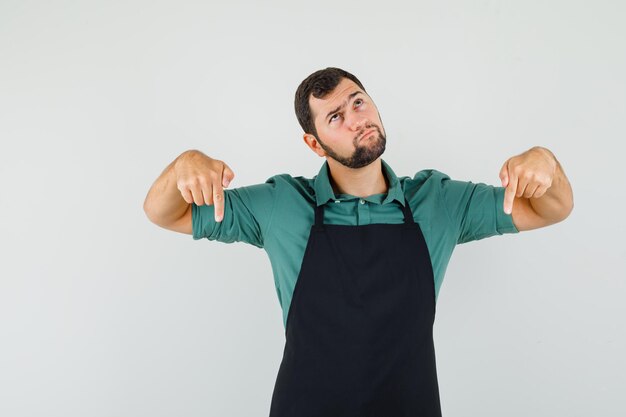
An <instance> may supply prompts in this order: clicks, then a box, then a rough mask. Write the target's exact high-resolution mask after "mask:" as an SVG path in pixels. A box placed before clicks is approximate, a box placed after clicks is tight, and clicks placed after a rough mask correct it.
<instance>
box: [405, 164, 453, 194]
mask: <svg viewBox="0 0 626 417" xmlns="http://www.w3.org/2000/svg"><path fill="white" fill-rule="evenodd" d="M398 180H399V181H400V184H401V185H402V189H403V190H404V191H405V192H407V191H413V192H417V191H422V192H427V191H429V190H434V189H437V188H440V187H442V186H443V185H444V184H445V182H446V181H447V180H450V177H449V176H448V175H447V174H445V173H443V172H441V171H438V170H436V169H423V170H421V171H418V172H416V173H415V175H413V177H409V176H403V177H398Z"/></svg>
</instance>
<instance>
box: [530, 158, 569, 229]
mask: <svg viewBox="0 0 626 417" xmlns="http://www.w3.org/2000/svg"><path fill="white" fill-rule="evenodd" d="M541 150H543V151H544V152H548V153H549V154H550V155H551V156H552V157H553V158H554V160H555V161H556V169H555V173H554V178H553V180H552V185H551V186H550V188H548V190H547V191H546V192H545V194H544V195H542V196H541V197H539V198H529V199H528V200H529V203H530V205H531V207H532V208H533V210H534V211H535V213H537V215H538V216H540V217H542V218H543V219H545V220H547V221H550V223H556V222H560V221H562V220H564V219H565V218H567V216H569V214H570V213H571V211H572V209H573V208H574V196H573V192H572V187H571V185H570V183H569V180H568V179H567V176H566V175H565V172H564V171H563V167H561V164H560V163H559V161H558V160H557V159H556V157H555V156H554V154H553V153H552V152H550V151H549V150H548V149H546V148H541Z"/></svg>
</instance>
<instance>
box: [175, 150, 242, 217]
mask: <svg viewBox="0 0 626 417" xmlns="http://www.w3.org/2000/svg"><path fill="white" fill-rule="evenodd" d="M174 173H175V176H176V187H177V188H178V190H179V191H180V193H181V195H182V196H183V199H184V200H185V201H186V202H187V203H189V204H191V203H196V205H198V206H202V205H204V204H206V205H209V206H210V205H212V204H215V210H214V212H215V221H216V222H220V221H222V219H223V218H224V188H226V187H228V185H229V184H230V182H231V181H232V180H233V178H235V173H234V172H233V171H232V170H231V169H230V167H229V166H228V165H226V163H224V162H223V161H220V160H218V159H213V158H210V157H208V156H207V155H205V154H203V153H202V152H200V151H197V150H193V151H187V152H185V153H183V154H182V155H180V157H179V158H178V159H177V160H176V162H175V163H174Z"/></svg>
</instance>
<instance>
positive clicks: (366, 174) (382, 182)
mask: <svg viewBox="0 0 626 417" xmlns="http://www.w3.org/2000/svg"><path fill="white" fill-rule="evenodd" d="M327 161H328V168H329V171H330V183H331V185H332V187H333V191H334V192H335V194H350V195H354V196H357V197H361V198H364V197H368V196H370V195H373V194H382V193H386V192H387V190H388V189H389V184H388V183H387V177H386V176H385V175H384V173H383V166H382V162H381V160H380V158H378V159H376V160H375V161H374V162H372V163H371V164H369V165H367V166H364V167H362V168H348V167H346V166H344V165H341V164H340V163H339V162H337V161H335V160H334V159H332V158H327Z"/></svg>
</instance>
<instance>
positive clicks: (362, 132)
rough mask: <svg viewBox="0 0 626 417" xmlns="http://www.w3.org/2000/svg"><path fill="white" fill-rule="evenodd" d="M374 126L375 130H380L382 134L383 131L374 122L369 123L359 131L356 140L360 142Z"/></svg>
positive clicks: (379, 132)
mask: <svg viewBox="0 0 626 417" xmlns="http://www.w3.org/2000/svg"><path fill="white" fill-rule="evenodd" d="M372 128H373V129H374V130H376V131H377V132H378V134H380V135H382V132H381V131H380V128H379V127H378V126H376V125H374V124H371V125H367V126H365V127H364V128H363V129H361V130H360V131H359V133H358V134H357V135H356V137H355V138H354V142H355V143H356V142H358V141H359V140H360V139H361V138H362V137H363V136H364V135H365V134H366V133H367V132H368V131H371V130H372Z"/></svg>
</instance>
